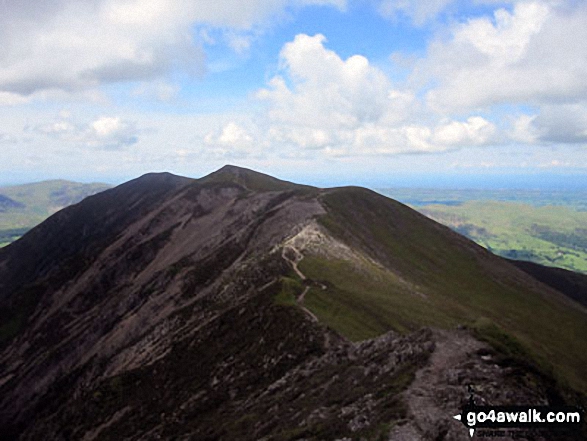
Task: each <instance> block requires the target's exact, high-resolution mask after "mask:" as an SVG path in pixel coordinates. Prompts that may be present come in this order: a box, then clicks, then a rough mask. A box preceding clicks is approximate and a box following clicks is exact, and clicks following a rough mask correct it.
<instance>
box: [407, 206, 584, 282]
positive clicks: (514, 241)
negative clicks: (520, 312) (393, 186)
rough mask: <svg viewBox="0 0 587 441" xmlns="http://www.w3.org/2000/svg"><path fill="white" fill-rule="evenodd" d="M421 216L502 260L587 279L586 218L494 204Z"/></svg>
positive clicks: (437, 209) (433, 209)
mask: <svg viewBox="0 0 587 441" xmlns="http://www.w3.org/2000/svg"><path fill="white" fill-rule="evenodd" d="M418 210H419V211H420V212H422V213H424V214H426V215H427V216H429V217H431V218H432V219H435V220H437V221H438V222H441V223H443V224H445V225H448V226H450V227H451V228H454V229H455V230H457V231H459V232H461V233H463V234H465V235H466V236H467V237H469V238H471V239H473V240H474V241H475V242H477V243H478V244H480V245H481V246H484V247H486V248H488V249H489V250H491V251H492V252H494V253H496V254H498V255H502V256H504V257H508V258H513V259H521V260H529V261H533V262H536V263H540V264H543V265H549V266H557V267H560V268H566V269H569V270H572V271H580V272H585V273H587V212H579V211H574V210H571V209H569V208H566V207H555V206H545V207H532V206H530V205H525V204H519V203H507V202H493V201H471V202H467V203H465V204H463V205H460V206H446V205H428V206H425V207H418Z"/></svg>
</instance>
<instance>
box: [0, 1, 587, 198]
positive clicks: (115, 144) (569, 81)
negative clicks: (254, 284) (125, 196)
mask: <svg viewBox="0 0 587 441" xmlns="http://www.w3.org/2000/svg"><path fill="white" fill-rule="evenodd" d="M586 78H587V2H584V1H581V0H529V1H516V0H510V1H497V0H471V1H461V0H429V1H426V2H423V1H415V0H247V1H246V2H244V1H241V0H175V1H173V2H169V1H165V0H140V1H139V0H46V1H43V2H39V1H36V0H0V184H4V185H5V184H10V183H22V182H30V181H35V180H43V179H54V178H63V179H72V180H78V181H83V182H90V181H102V182H109V183H120V182H123V181H125V180H128V179H132V178H134V177H137V176H140V175H141V174H144V173H148V172H157V171H169V172H172V173H176V174H179V175H184V176H191V177H200V176H203V175H205V174H208V173H210V172H212V171H214V170H216V169H218V168H220V167H221V166H223V165H224V164H234V165H239V166H243V167H248V168H252V169H255V170H258V171H261V172H265V173H269V174H272V175H274V176H277V177H280V178H283V179H288V180H293V181H297V182H303V183H309V184H314V185H320V186H329V185H346V184H356V185H366V186H371V187H385V186H441V187H474V188H479V187H484V186H486V187H491V188H499V187H520V188H523V187H526V188H587V81H586V80H585V79H586Z"/></svg>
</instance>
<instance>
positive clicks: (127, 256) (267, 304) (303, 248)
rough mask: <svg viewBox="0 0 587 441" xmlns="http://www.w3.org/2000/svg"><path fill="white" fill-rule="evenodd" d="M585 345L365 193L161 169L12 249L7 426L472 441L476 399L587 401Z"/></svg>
mask: <svg viewBox="0 0 587 441" xmlns="http://www.w3.org/2000/svg"><path fill="white" fill-rule="evenodd" d="M586 334H587V312H586V310H585V308H584V306H582V305H581V304H580V303H579V302H576V301H574V300H572V299H571V298H569V297H567V296H566V295H565V294H564V293H562V292H561V291H557V290H556V289H554V288H553V287H550V286H548V285H547V284H545V283H543V282H540V281H538V280H537V279H536V278H534V277H532V275H530V274H529V273H527V272H525V271H523V270H522V269H519V268H517V267H516V266H514V265H513V264H512V263H510V262H508V261H506V260H504V259H501V258H499V257H497V256H494V255H492V254H490V253H489V252H487V251H486V250H484V249H482V248H481V247H479V246H477V245H475V244H474V243H473V242H471V241H469V240H468V239H466V238H464V237H462V236H460V235H458V234H456V233H454V232H452V231H451V230H449V229H448V228H446V227H443V226H442V225H440V224H438V223H436V222H434V221H432V220H430V219H428V218H426V217H424V216H422V215H420V214H418V213H417V212H415V211H413V210H411V209H410V208H408V207H406V206H405V205H402V204H400V203H398V202H396V201H393V200H391V199H388V198H386V197H383V196H381V195H379V194H377V193H374V192H372V191H370V190H367V189H363V188H358V187H345V188H334V189H318V188H314V187H309V186H302V185H297V184H293V183H290V182H286V181H281V180H278V179H276V178H273V177H271V176H267V175H263V174H261V173H257V172H254V171H252V170H247V169H242V168H238V167H234V166H226V167H223V168H222V169H220V170H218V171H216V172H214V173H212V174H210V175H208V176H206V177H204V178H201V179H188V178H183V177H179V176H174V175H171V174H168V173H161V174H148V175H145V176H142V177H140V178H138V179H135V180H133V181H130V182H128V183H125V184H123V185H120V186H118V187H115V188H113V189H110V190H106V191H104V192H102V193H99V194H96V195H93V196H90V197H88V198H86V199H85V200H83V201H82V202H80V203H78V204H76V205H72V206H70V207H67V208H65V209H63V210H61V211H59V212H58V213H56V214H55V215H53V216H52V217H50V218H49V219H47V220H46V221H45V222H43V223H42V224H41V225H39V226H37V227H36V228H34V229H33V230H31V231H30V232H29V233H27V234H26V235H25V236H23V237H22V238H21V239H20V240H18V241H16V242H14V243H13V244H11V245H9V246H7V247H6V248H3V249H0V433H2V434H6V435H5V436H8V439H22V440H36V439H55V440H58V439H64V440H65V439H84V440H93V439H104V440H118V439H128V440H143V439H198V440H204V439H208V440H212V439H227V440H228V439H231V440H232V439H239V440H249V439H250V440H257V439H291V440H293V439H344V438H347V439H413V440H425V439H439V440H440V439H452V440H459V439H463V440H464V439H469V435H468V432H467V431H466V430H465V429H464V427H463V425H462V424H460V423H458V422H457V421H455V420H454V419H453V418H452V416H453V415H455V414H457V413H459V411H460V407H461V406H462V405H463V404H464V403H466V402H467V400H468V399H469V396H470V393H471V390H473V391H474V393H475V394H476V399H477V400H478V401H480V402H484V403H488V404H495V405H499V404H510V405H512V404H528V403H531V404H532V403H535V404H536V405H539V404H545V403H559V404H560V403H562V402H569V401H572V400H580V399H581V398H580V397H581V395H582V394H584V393H585V392H586V391H587V383H586V380H585V376H584V375H583V374H584V373H585V370H584V369H585V368H584V366H585V365H586V363H587V343H586V342H585V339H584V338H583V336H584V335H586ZM471 388H472V389H471ZM536 439H540V437H538V438H536Z"/></svg>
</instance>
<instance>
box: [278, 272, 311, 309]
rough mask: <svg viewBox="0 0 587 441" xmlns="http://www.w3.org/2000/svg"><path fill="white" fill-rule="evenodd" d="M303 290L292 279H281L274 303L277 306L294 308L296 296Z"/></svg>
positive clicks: (299, 284) (299, 283)
mask: <svg viewBox="0 0 587 441" xmlns="http://www.w3.org/2000/svg"><path fill="white" fill-rule="evenodd" d="M303 290H304V285H302V283H301V282H299V281H298V280H296V279H294V278H292V277H282V278H281V280H280V289H279V292H278V293H277V294H276V295H275V297H274V301H275V303H277V304H278V305H285V306H296V305H297V302H296V298H297V296H298V295H299V294H300V293H301V292H302V291H303Z"/></svg>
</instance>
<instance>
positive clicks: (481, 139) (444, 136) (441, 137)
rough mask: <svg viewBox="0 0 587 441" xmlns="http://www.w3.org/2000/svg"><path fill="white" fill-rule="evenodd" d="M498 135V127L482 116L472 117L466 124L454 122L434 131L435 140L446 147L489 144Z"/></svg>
mask: <svg viewBox="0 0 587 441" xmlns="http://www.w3.org/2000/svg"><path fill="white" fill-rule="evenodd" d="M495 133H496V127H495V125H494V124H492V123H491V122H489V121H487V120H486V119H485V118H482V117H480V116H471V117H469V118H468V119H467V121H465V122H461V121H452V122H448V123H446V124H442V125H439V126H438V127H436V128H435V130H434V136H433V140H434V142H435V143H437V144H440V145H444V146H471V145H483V144H486V143H488V142H489V141H490V140H491V139H492V137H493V136H494V135H495Z"/></svg>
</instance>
